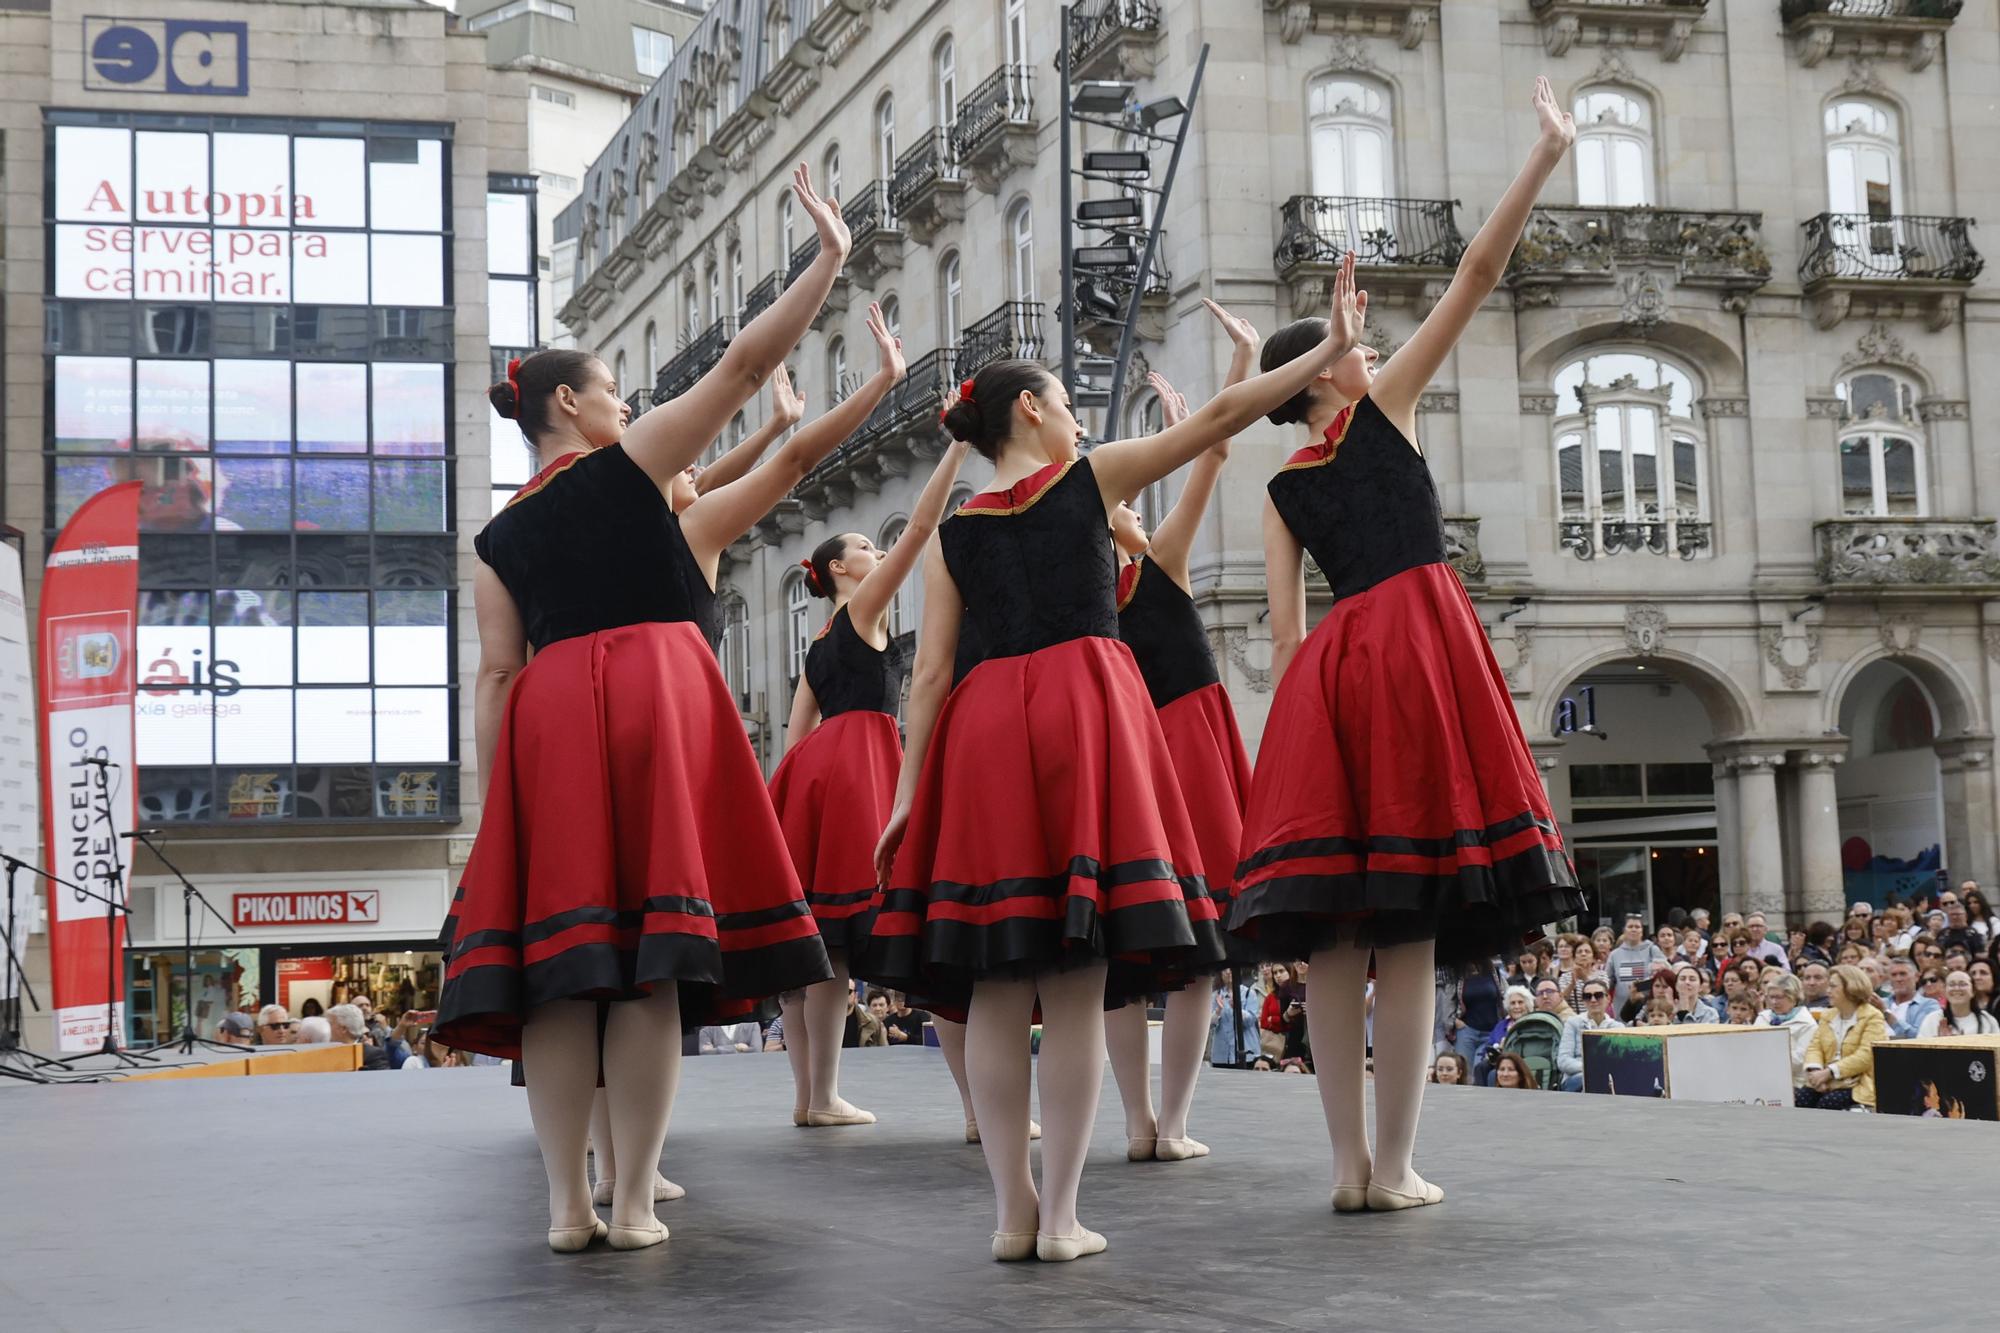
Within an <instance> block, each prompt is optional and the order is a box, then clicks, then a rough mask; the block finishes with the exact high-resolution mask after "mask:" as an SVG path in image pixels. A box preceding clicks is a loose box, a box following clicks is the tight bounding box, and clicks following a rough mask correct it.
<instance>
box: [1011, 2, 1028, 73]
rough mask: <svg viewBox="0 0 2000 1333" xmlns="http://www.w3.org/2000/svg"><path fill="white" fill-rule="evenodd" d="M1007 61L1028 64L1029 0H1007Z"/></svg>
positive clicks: (1013, 63) (1012, 63)
mask: <svg viewBox="0 0 2000 1333" xmlns="http://www.w3.org/2000/svg"><path fill="white" fill-rule="evenodd" d="M1006 12H1007V19H1006V26H1007V63H1008V64H1010V65H1026V64H1028V63H1029V62H1028V0H1007V11H1006Z"/></svg>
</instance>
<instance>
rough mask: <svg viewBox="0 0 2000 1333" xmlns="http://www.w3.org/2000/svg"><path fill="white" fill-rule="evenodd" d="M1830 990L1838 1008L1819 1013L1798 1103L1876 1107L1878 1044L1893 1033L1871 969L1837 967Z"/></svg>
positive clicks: (1830, 1108)
mask: <svg viewBox="0 0 2000 1333" xmlns="http://www.w3.org/2000/svg"><path fill="white" fill-rule="evenodd" d="M1828 994H1829V995H1830V996H1831V997H1832V1000H1833V1008H1831V1009H1829V1010H1827V1011H1826V1012H1825V1013H1823V1014H1821V1015H1820V1019H1819V1030H1818V1031H1817V1032H1815V1033H1814V1034H1813V1039H1812V1045H1811V1046H1809V1047H1808V1048H1807V1049H1806V1069H1805V1075H1806V1079H1805V1086H1804V1087H1802V1088H1799V1089H1798V1090H1797V1092H1795V1093H1794V1094H1793V1101H1794V1102H1795V1103H1796V1104H1797V1105H1799V1106H1807V1107H1815V1108H1817V1109H1819V1110H1822V1111H1850V1110H1853V1109H1854V1108H1855V1107H1857V1106H1858V1107H1863V1108H1865V1109H1867V1110H1870V1111H1872V1110H1874V1109H1875V1046H1876V1043H1878V1042H1883V1041H1887V1040H1888V1039H1889V1024H1888V1022H1887V1021H1886V1020H1885V1019H1884V1018H1883V1017H1882V1010H1881V1007H1880V1005H1879V1003H1878V1001H1877V999H1876V996H1875V992H1874V990H1873V988H1871V987H1870V986H1869V984H1868V977H1867V974H1865V973H1864V972H1862V971H1861V969H1860V968H1858V967H1836V968H1834V969H1833V983H1832V985H1831V986H1830V987H1829V990H1828Z"/></svg>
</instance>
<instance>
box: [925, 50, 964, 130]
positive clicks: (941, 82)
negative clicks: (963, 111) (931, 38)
mask: <svg viewBox="0 0 2000 1333" xmlns="http://www.w3.org/2000/svg"><path fill="white" fill-rule="evenodd" d="M931 120H932V122H933V123H935V124H936V125H938V126H939V127H940V128H941V129H943V130H944V131H945V132H946V133H947V134H949V133H950V132H951V127H952V125H953V124H954V123H955V122H956V121H957V120H958V47H957V46H955V45H954V44H953V43H952V40H951V34H950V33H946V34H945V35H944V36H942V37H940V38H938V44H937V46H936V47H935V48H933V49H932V51H931Z"/></svg>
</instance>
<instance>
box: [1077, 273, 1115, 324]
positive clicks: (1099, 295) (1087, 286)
mask: <svg viewBox="0 0 2000 1333" xmlns="http://www.w3.org/2000/svg"><path fill="white" fill-rule="evenodd" d="M1076 304H1077V307H1078V308H1079V309H1080V310H1082V311H1083V313H1084V314H1086V315H1088V316H1090V317H1091V318H1092V319H1117V318H1118V316H1119V313H1120V311H1119V308H1118V303H1117V302H1116V301H1114V300H1112V299H1111V298H1110V297H1108V296H1106V295H1105V294H1104V293H1103V292H1100V291H1099V290H1098V289H1097V287H1096V286H1095V284H1092V283H1089V282H1079V283H1077V285H1076Z"/></svg>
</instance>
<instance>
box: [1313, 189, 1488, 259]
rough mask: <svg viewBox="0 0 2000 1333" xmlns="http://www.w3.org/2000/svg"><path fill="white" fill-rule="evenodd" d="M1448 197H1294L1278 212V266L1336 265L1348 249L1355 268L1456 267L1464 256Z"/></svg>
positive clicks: (1451, 204) (1463, 244) (1462, 244)
mask: <svg viewBox="0 0 2000 1333" xmlns="http://www.w3.org/2000/svg"><path fill="white" fill-rule="evenodd" d="M1457 207H1458V203H1457V201H1456V200H1452V199H1368V198H1363V197H1360V196H1356V195H1329V194H1295V195H1293V196H1292V197H1291V198H1290V199H1287V200H1286V201H1285V202H1284V204H1283V205H1282V206H1281V207H1280V208H1279V218H1280V219H1281V226H1280V230H1279V233H1278V249H1277V254H1276V258H1277V263H1278V267H1279V268H1280V269H1292V268H1296V267H1298V266H1299V265H1300V264H1337V263H1339V262H1340V260H1341V258H1342V257H1343V256H1345V255H1346V254H1347V252H1348V251H1350V250H1352V251H1353V252H1354V262H1355V264H1356V265H1357V266H1363V267H1365V266H1370V265H1373V266H1378V267H1396V268H1456V267H1457V266H1458V261H1459V259H1460V257H1461V256H1463V255H1464V254H1465V238H1464V237H1463V236H1460V235H1459V234H1458V223H1457V222H1456V221H1455V220H1454V218H1453V216H1452V210H1454V209H1455V208H1457Z"/></svg>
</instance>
